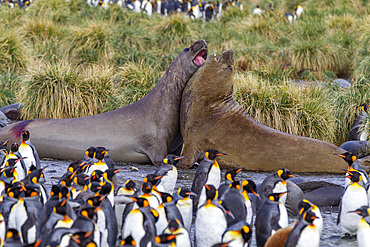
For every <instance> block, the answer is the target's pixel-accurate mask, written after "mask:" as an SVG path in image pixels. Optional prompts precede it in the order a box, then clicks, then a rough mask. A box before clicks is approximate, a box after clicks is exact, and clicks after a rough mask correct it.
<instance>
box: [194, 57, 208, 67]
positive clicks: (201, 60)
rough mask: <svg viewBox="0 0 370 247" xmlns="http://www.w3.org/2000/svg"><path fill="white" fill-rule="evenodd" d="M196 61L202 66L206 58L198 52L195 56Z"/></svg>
mask: <svg viewBox="0 0 370 247" xmlns="http://www.w3.org/2000/svg"><path fill="white" fill-rule="evenodd" d="M193 61H194V63H195V64H196V65H198V66H202V64H203V63H204V61H205V59H204V58H203V57H202V56H201V55H200V54H198V55H197V56H196V57H195V58H194V60H193Z"/></svg>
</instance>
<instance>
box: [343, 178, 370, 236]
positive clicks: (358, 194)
mask: <svg viewBox="0 0 370 247" xmlns="http://www.w3.org/2000/svg"><path fill="white" fill-rule="evenodd" d="M367 205H368V201H367V194H366V191H365V188H364V187H362V186H360V185H358V184H353V185H352V184H351V185H349V186H348V187H347V189H346V191H345V192H344V195H343V197H342V203H341V207H342V208H341V213H340V226H341V229H342V231H343V232H344V233H349V234H351V235H355V234H356V231H357V225H358V222H359V221H360V219H361V216H359V215H358V214H355V213H348V211H354V210H356V209H357V208H359V207H361V206H367Z"/></svg>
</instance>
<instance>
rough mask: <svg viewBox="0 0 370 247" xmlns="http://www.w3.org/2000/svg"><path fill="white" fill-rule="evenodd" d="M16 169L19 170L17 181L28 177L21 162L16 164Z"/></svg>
mask: <svg viewBox="0 0 370 247" xmlns="http://www.w3.org/2000/svg"><path fill="white" fill-rule="evenodd" d="M14 168H15V171H16V172H17V175H18V177H17V181H21V180H23V179H24V178H25V177H26V171H25V170H24V169H23V167H22V164H21V162H19V161H18V162H17V163H16V164H15V165H14Z"/></svg>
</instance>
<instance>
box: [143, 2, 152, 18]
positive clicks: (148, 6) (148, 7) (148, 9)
mask: <svg viewBox="0 0 370 247" xmlns="http://www.w3.org/2000/svg"><path fill="white" fill-rule="evenodd" d="M144 4H145V5H144V6H145V8H144V9H145V12H146V13H147V14H148V15H149V16H150V15H152V14H153V6H152V4H151V3H150V2H149V1H145V3H144Z"/></svg>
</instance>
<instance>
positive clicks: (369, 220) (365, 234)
mask: <svg viewBox="0 0 370 247" xmlns="http://www.w3.org/2000/svg"><path fill="white" fill-rule="evenodd" d="M351 212H352V213H356V214H358V215H359V216H361V219H360V221H359V223H358V226H357V234H356V238H357V243H358V247H368V246H369V244H370V217H369V216H370V208H369V207H361V208H358V209H356V210H355V211H351Z"/></svg>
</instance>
